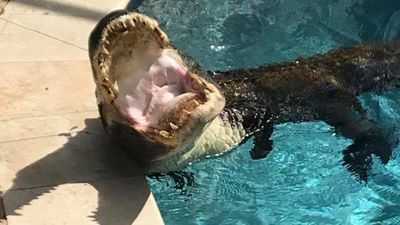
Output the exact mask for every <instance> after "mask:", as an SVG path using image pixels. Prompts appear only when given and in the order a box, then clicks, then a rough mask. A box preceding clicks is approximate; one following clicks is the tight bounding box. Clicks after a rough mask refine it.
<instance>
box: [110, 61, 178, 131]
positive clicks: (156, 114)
mask: <svg viewBox="0 0 400 225" xmlns="http://www.w3.org/2000/svg"><path fill="white" fill-rule="evenodd" d="M185 75H186V70H185V69H184V68H183V67H182V66H181V65H180V64H178V63H177V62H176V61H175V60H174V59H173V58H171V57H169V56H165V55H162V56H161V57H159V58H158V59H157V60H156V61H154V63H153V64H152V65H151V66H150V69H149V71H148V73H147V74H145V76H143V78H141V79H140V80H139V82H138V83H137V84H136V82H137V78H136V79H134V78H132V79H129V78H128V79H126V80H124V83H123V85H119V88H120V90H119V91H120V95H119V96H118V98H117V99H116V101H115V103H116V105H117V107H118V108H119V110H120V111H121V112H122V113H123V114H124V115H125V116H126V117H127V118H128V119H129V120H131V121H132V122H134V123H136V124H137V125H139V126H144V127H146V126H149V125H151V126H156V125H157V123H158V120H159V118H160V116H161V114H162V112H163V110H164V109H165V108H166V106H168V105H169V104H171V103H173V102H174V99H175V97H177V96H179V95H181V94H183V93H184V91H185V83H186V81H185V80H186V79H185V78H186V76H185ZM132 77H133V76H132ZM135 86H136V87H135Z"/></svg>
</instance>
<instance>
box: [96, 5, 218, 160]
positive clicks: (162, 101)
mask: <svg viewBox="0 0 400 225" xmlns="http://www.w3.org/2000/svg"><path fill="white" fill-rule="evenodd" d="M89 48H90V61H91V65H92V70H93V76H94V80H95V83H96V86H97V88H96V96H97V98H98V104H99V110H100V114H101V117H102V120H103V124H104V126H105V128H106V129H107V130H108V131H109V132H110V133H111V135H112V136H113V137H114V138H115V139H116V140H117V141H118V142H120V143H121V144H122V145H124V146H125V147H126V148H127V149H129V151H130V152H131V153H132V154H133V155H134V156H135V158H136V159H138V160H139V161H141V162H142V163H145V164H152V163H154V162H156V161H159V160H163V159H165V158H166V157H168V156H171V155H174V154H175V153H177V152H181V151H186V150H188V149H190V148H191V146H193V143H194V142H195V140H196V139H197V138H198V137H199V136H200V135H201V133H202V132H203V130H204V128H205V127H206V126H207V124H209V123H210V122H211V121H213V119H214V118H216V116H217V115H218V114H219V113H220V112H221V111H222V109H223V108H224V106H225V99H224V97H223V95H222V94H221V93H220V91H219V90H218V89H217V87H216V86H215V85H214V84H213V83H211V82H210V81H207V80H206V79H204V78H203V73H202V71H201V70H200V69H199V67H198V66H197V64H196V63H195V62H192V61H191V59H190V58H188V57H186V56H184V55H182V54H181V53H180V52H178V51H177V50H176V49H175V48H174V47H172V46H171V45H170V44H169V43H168V38H167V35H166V34H165V33H164V32H163V31H162V30H161V29H160V27H159V25H158V23H157V22H156V21H155V20H153V19H151V18H149V17H147V16H145V15H142V14H139V13H130V12H127V11H116V12H113V13H111V14H109V15H108V16H106V17H105V18H103V19H102V20H101V21H100V22H99V23H98V25H97V26H96V27H95V29H94V30H93V32H92V34H91V36H90V40H89Z"/></svg>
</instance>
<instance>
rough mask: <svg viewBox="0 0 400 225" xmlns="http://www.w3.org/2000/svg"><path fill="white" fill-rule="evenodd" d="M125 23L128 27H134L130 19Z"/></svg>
mask: <svg viewBox="0 0 400 225" xmlns="http://www.w3.org/2000/svg"><path fill="white" fill-rule="evenodd" d="M126 23H127V25H128V27H129V28H130V29H133V28H135V23H134V22H133V21H132V20H126Z"/></svg>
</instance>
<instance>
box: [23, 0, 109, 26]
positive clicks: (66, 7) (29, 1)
mask: <svg viewBox="0 0 400 225" xmlns="http://www.w3.org/2000/svg"><path fill="white" fill-rule="evenodd" d="M16 2H17V3H18V4H23V5H30V6H34V7H35V8H41V9H45V10H51V11H54V12H59V13H62V14H67V15H70V16H76V17H81V18H86V19H90V20H95V21H97V20H99V19H100V18H102V17H103V16H105V15H106V14H107V12H101V11H95V10H92V9H88V8H84V7H80V6H78V5H72V4H65V3H61V2H54V1H50V0H18V1H16Z"/></svg>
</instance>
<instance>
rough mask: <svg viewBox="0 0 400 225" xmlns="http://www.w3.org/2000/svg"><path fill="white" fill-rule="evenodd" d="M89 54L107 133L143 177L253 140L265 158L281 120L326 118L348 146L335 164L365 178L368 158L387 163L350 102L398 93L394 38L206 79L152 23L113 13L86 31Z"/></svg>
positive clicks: (374, 129)
mask: <svg viewBox="0 0 400 225" xmlns="http://www.w3.org/2000/svg"><path fill="white" fill-rule="evenodd" d="M89 57H90V62H91V67H92V71H93V78H94V81H95V84H96V91H95V94H96V98H97V103H98V109H99V113H100V117H101V120H102V123H103V125H104V128H105V129H106V131H107V132H108V133H109V134H110V136H111V138H112V139H113V140H115V142H116V143H117V144H119V145H120V146H122V147H123V148H124V149H126V150H127V151H128V152H129V154H130V155H131V156H132V157H133V158H134V159H135V160H136V161H138V162H139V163H140V164H141V165H143V167H144V168H145V170H146V172H147V173H165V172H170V171H179V170H182V169H183V168H184V167H185V166H186V165H188V164H189V163H190V162H192V161H194V160H198V159H202V158H204V157H206V156H214V155H221V154H224V153H226V152H229V151H231V150H233V149H235V147H236V146H238V145H240V144H241V143H243V142H244V141H246V140H248V139H249V138H250V137H252V138H254V140H253V147H252V149H251V150H250V156H249V157H251V158H252V159H262V158H265V157H266V156H267V155H268V153H269V152H270V151H271V150H272V149H273V142H272V140H271V134H272V132H273V127H274V125H276V124H280V123H286V122H303V121H324V122H326V123H327V124H328V125H330V126H332V127H333V128H334V129H335V132H336V133H337V134H340V135H343V136H344V137H346V138H350V139H352V141H353V142H352V144H351V145H349V146H348V147H346V148H345V149H343V151H342V152H343V160H342V164H343V165H344V166H345V167H346V168H347V169H348V170H349V171H350V172H351V173H352V174H354V175H355V177H356V178H357V179H360V180H362V181H366V180H367V178H368V174H369V171H370V168H371V165H372V155H375V156H376V157H377V158H379V159H380V161H381V162H382V163H388V161H389V160H390V158H391V156H392V149H393V148H394V147H395V146H396V145H397V141H396V140H394V138H392V137H389V136H388V135H387V134H386V133H385V132H384V131H383V129H382V128H381V127H380V126H379V124H378V123H377V122H376V121H374V120H372V119H370V118H368V115H367V113H366V110H365V109H363V107H362V105H361V103H360V101H359V100H358V98H357V96H359V95H360V94H362V93H364V92H371V91H373V92H384V91H386V90H389V89H391V88H395V87H397V86H399V84H400V40H399V39H393V40H391V41H388V42H386V43H372V44H368V43H364V44H358V45H356V46H351V47H341V48H338V49H334V50H330V51H328V52H327V53H325V54H317V55H313V56H310V57H300V58H298V59H295V60H293V61H288V62H282V63H273V64H264V65H260V66H258V67H252V68H240V69H234V70H228V71H213V72H210V71H205V70H204V69H203V68H202V67H201V66H200V65H199V63H197V62H196V61H195V60H194V59H193V58H192V57H190V56H189V55H188V54H186V53H184V52H183V51H181V50H179V49H177V48H176V47H174V46H173V45H171V44H170V43H169V40H168V36H167V34H166V33H165V32H164V31H163V30H162V29H161V28H160V26H159V24H158V22H157V21H156V20H155V19H153V18H150V17H149V16H146V15H144V14H141V13H139V12H129V11H126V10H117V11H114V12H111V13H109V14H108V15H106V16H105V17H104V18H102V19H101V20H100V21H99V22H98V24H97V25H96V27H95V28H94V30H93V31H92V33H91V35H90V37H89Z"/></svg>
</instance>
